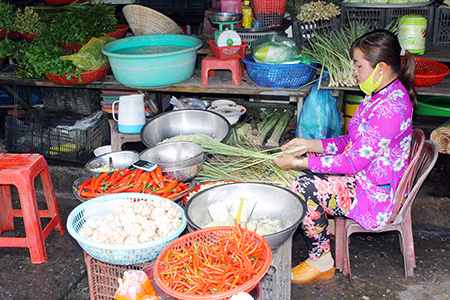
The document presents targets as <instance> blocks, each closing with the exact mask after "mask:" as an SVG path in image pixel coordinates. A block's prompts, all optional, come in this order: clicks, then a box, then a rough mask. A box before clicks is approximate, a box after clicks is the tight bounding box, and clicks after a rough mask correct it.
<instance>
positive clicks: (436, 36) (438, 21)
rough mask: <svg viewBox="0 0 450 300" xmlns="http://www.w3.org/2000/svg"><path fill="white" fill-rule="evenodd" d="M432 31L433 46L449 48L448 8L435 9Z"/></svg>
mask: <svg viewBox="0 0 450 300" xmlns="http://www.w3.org/2000/svg"><path fill="white" fill-rule="evenodd" d="M433 29H434V30H433V45H434V46H450V8H448V7H439V8H438V9H436V14H435V19H434V28H433Z"/></svg>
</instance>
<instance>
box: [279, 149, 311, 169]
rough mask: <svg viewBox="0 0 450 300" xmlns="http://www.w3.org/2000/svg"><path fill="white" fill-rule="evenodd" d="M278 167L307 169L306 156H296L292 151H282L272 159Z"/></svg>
mask: <svg viewBox="0 0 450 300" xmlns="http://www.w3.org/2000/svg"><path fill="white" fill-rule="evenodd" d="M273 162H274V163H275V164H276V165H277V166H278V167H279V168H280V169H283V170H288V169H296V170H305V169H308V158H306V157H304V156H297V155H296V154H294V153H283V154H281V155H280V156H279V157H278V158H277V159H276V160H274V161H273Z"/></svg>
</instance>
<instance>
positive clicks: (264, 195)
mask: <svg viewBox="0 0 450 300" xmlns="http://www.w3.org/2000/svg"><path fill="white" fill-rule="evenodd" d="M242 197H243V198H244V199H248V200H256V201H257V204H256V206H255V208H254V210H253V212H252V215H251V217H254V216H255V217H256V216H266V217H268V218H270V219H279V220H281V225H282V228H283V229H282V230H281V231H279V232H276V233H273V234H268V235H266V240H267V242H268V243H269V245H270V248H271V249H272V250H275V249H277V248H278V247H280V246H281V245H282V244H283V243H284V242H285V241H287V240H288V239H289V238H290V237H291V236H292V234H293V233H294V231H295V230H296V229H297V227H298V225H299V224H300V222H301V221H302V220H303V218H304V216H305V212H306V204H305V202H304V201H302V200H301V199H300V197H299V196H298V195H296V194H295V193H293V192H291V191H290V190H288V189H286V188H282V187H278V186H275V185H271V184H265V183H252V182H237V183H228V184H223V185H218V186H214V187H211V188H209V189H207V190H204V191H201V192H199V193H197V194H196V195H194V196H193V197H192V198H191V199H190V200H189V201H188V202H187V204H186V206H185V209H184V210H185V214H186V218H187V222H188V229H189V230H198V229H202V228H205V227H206V226H207V225H208V224H209V223H210V222H211V221H212V219H211V217H210V214H209V211H208V206H209V205H210V204H211V203H213V202H215V201H218V200H220V201H224V202H225V205H226V206H227V207H231V206H232V203H233V201H239V199H240V198H242Z"/></svg>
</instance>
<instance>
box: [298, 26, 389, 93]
mask: <svg viewBox="0 0 450 300" xmlns="http://www.w3.org/2000/svg"><path fill="white" fill-rule="evenodd" d="M373 29H374V26H373V24H372V23H366V22H362V21H351V22H349V25H348V26H347V27H341V28H340V29H339V30H333V31H331V32H330V33H329V34H319V33H314V37H315V40H313V39H309V40H308V41H309V43H310V45H311V49H308V48H306V47H303V54H305V55H307V56H309V57H311V61H313V62H316V63H318V64H320V65H321V66H322V71H321V76H322V73H323V71H324V70H325V69H326V70H328V86H350V87H351V86H356V85H357V84H358V82H357V80H356V76H355V75H354V74H353V70H354V65H353V60H352V58H351V56H350V53H349V50H350V46H351V45H352V43H353V41H354V40H356V39H357V38H358V37H360V36H362V35H364V34H366V33H367V32H369V31H371V30H373ZM386 29H387V30H391V31H393V32H395V31H396V26H395V24H393V23H392V24H389V25H388V26H387V27H386Z"/></svg>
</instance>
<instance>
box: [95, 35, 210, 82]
mask: <svg viewBox="0 0 450 300" xmlns="http://www.w3.org/2000/svg"><path fill="white" fill-rule="evenodd" d="M200 47H202V41H201V40H200V39H198V38H196V37H192V36H187V35H179V34H154V35H139V36H132V37H128V38H123V39H120V40H116V41H114V42H111V43H108V44H106V45H105V46H104V47H103V49H102V53H103V54H105V55H106V56H108V58H109V62H110V64H111V69H112V71H113V74H114V77H115V78H116V80H117V81H118V82H120V83H121V84H123V85H126V86H129V87H133V88H146V87H148V88H151V87H161V86H169V85H173V84H175V83H178V82H181V81H184V80H187V79H189V78H190V77H191V76H192V75H193V74H194V69H195V63H196V59H197V50H198V49H199V48H200Z"/></svg>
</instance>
